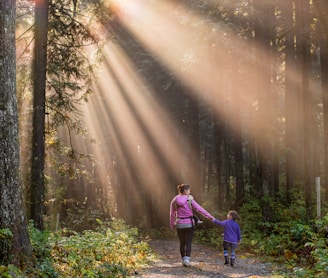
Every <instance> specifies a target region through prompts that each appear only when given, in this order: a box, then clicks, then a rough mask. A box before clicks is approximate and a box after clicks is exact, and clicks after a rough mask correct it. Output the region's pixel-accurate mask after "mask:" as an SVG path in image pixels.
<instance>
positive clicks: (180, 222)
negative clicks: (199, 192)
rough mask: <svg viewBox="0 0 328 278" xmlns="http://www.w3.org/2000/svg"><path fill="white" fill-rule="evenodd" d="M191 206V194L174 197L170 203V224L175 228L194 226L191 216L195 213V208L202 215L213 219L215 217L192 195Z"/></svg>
mask: <svg viewBox="0 0 328 278" xmlns="http://www.w3.org/2000/svg"><path fill="white" fill-rule="evenodd" d="M190 197H191V199H192V201H191V207H192V208H191V207H190V205H189V202H188V198H189V195H177V196H175V197H174V198H173V200H172V201H171V205H170V226H171V228H172V229H173V228H174V227H177V228H188V227H192V226H193V223H192V222H191V221H192V220H191V218H190V217H192V215H193V212H192V211H193V210H195V211H197V212H199V213H200V214H201V215H203V216H204V217H206V218H208V219H211V220H212V219H213V218H214V217H213V216H212V215H211V214H210V213H209V212H207V211H206V210H205V209H204V208H203V207H201V206H200V205H199V204H198V203H197V202H196V201H195V200H194V199H193V197H192V196H190Z"/></svg>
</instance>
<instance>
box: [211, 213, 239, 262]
mask: <svg viewBox="0 0 328 278" xmlns="http://www.w3.org/2000/svg"><path fill="white" fill-rule="evenodd" d="M237 219H240V216H239V214H238V213H237V212H236V211H234V210H232V211H229V212H228V215H227V220H224V221H220V220H217V219H213V223H215V224H217V225H221V226H223V228H224V232H223V255H224V264H225V265H228V264H229V252H228V250H229V249H230V265H231V266H234V264H235V259H236V248H237V247H238V244H240V241H241V234H240V227H239V224H238V223H237V222H236V220H237Z"/></svg>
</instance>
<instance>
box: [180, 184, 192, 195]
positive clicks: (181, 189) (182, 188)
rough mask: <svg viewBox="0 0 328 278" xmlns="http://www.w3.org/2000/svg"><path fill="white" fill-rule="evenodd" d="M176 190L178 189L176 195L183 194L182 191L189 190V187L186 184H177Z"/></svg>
mask: <svg viewBox="0 0 328 278" xmlns="http://www.w3.org/2000/svg"><path fill="white" fill-rule="evenodd" d="M177 188H178V193H183V191H185V190H186V189H189V188H190V185H189V184H186V183H182V184H179V185H178V186H177Z"/></svg>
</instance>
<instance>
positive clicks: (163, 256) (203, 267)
mask: <svg viewBox="0 0 328 278" xmlns="http://www.w3.org/2000/svg"><path fill="white" fill-rule="evenodd" d="M149 245H150V247H151V248H152V249H153V251H154V252H155V253H156V254H157V255H158V261H156V262H155V263H154V264H153V265H152V266H151V267H149V268H147V269H143V270H141V271H140V273H139V274H138V275H137V276H135V277H143V278H156V277H157V278H163V277H167V278H170V277H171V278H173V277H197V278H201V277H218V278H226V277H238V278H247V277H250V278H264V277H273V272H274V271H276V269H275V267H274V266H273V265H272V264H271V263H268V262H260V261H259V260H258V259H256V258H254V257H251V256H246V255H243V254H240V253H238V251H237V258H236V263H235V266H234V267H231V266H224V264H223V258H222V251H221V250H219V248H215V249H214V248H210V247H206V246H203V245H197V244H193V248H192V257H191V267H184V266H182V265H181V259H180V256H179V254H178V250H179V243H178V241H174V240H152V241H150V242H149ZM275 277H283V276H275Z"/></svg>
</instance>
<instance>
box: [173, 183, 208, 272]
mask: <svg viewBox="0 0 328 278" xmlns="http://www.w3.org/2000/svg"><path fill="white" fill-rule="evenodd" d="M177 188H178V195H176V196H175V197H174V198H173V200H172V201H171V205H170V225H171V229H174V228H176V230H177V233H178V237H179V241H180V254H181V258H182V265H183V266H190V255H191V243H192V238H193V235H194V226H195V221H194V219H193V210H195V211H197V212H199V213H200V214H202V215H203V216H204V217H206V218H208V219H210V220H212V219H214V217H213V216H212V215H211V214H210V213H209V212H207V211H206V210H205V209H204V208H202V207H201V206H200V205H199V204H198V203H197V202H196V201H195V200H194V198H193V197H192V196H191V195H190V186H189V185H188V184H180V185H178V187H177Z"/></svg>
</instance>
